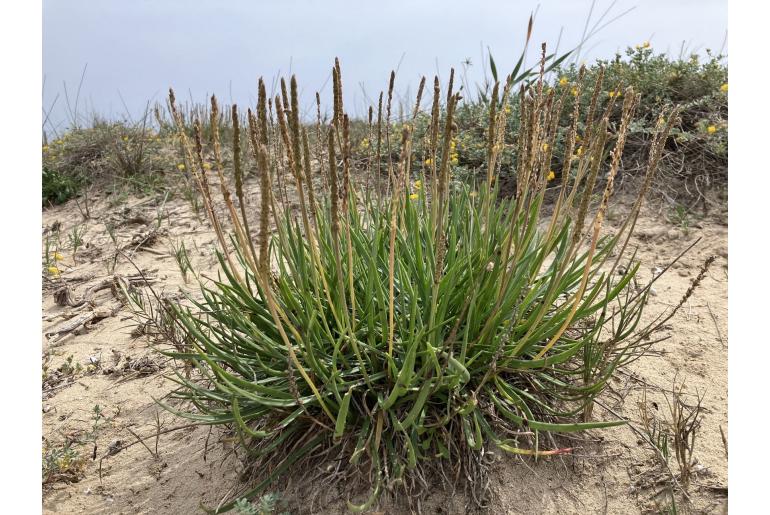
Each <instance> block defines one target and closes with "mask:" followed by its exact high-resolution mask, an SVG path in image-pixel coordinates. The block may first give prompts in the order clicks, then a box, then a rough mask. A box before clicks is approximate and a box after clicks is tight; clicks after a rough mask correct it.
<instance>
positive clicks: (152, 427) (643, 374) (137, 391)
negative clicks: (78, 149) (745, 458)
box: [41, 194, 727, 514]
mask: <svg viewBox="0 0 770 515" xmlns="http://www.w3.org/2000/svg"><path fill="white" fill-rule="evenodd" d="M90 211H91V217H92V218H91V219H90V220H88V221H85V222H84V221H83V217H82V216H81V214H80V212H79V210H78V208H77V206H76V205H75V204H74V202H70V203H67V204H65V205H63V206H59V207H56V208H52V209H48V210H45V211H44V213H43V224H44V227H43V231H44V232H43V240H45V238H46V236H48V238H49V240H51V238H52V236H51V235H52V234H53V233H52V228H54V226H55V224H59V226H60V227H59V234H60V235H61V236H60V241H61V243H62V246H63V247H67V245H68V236H67V235H68V233H70V232H71V231H72V229H73V227H75V226H83V227H85V233H84V235H83V242H84V243H83V246H82V247H81V248H80V249H79V250H78V252H77V253H76V254H75V255H74V256H73V255H72V252H71V250H61V251H60V253H61V254H62V257H63V258H64V259H63V260H62V261H60V262H59V268H60V269H61V271H62V275H61V278H60V279H58V280H57V281H54V282H51V281H49V280H48V279H46V280H44V283H43V305H42V319H43V336H42V351H43V362H44V364H45V366H46V367H47V371H48V379H47V380H46V381H44V385H43V395H42V403H41V406H42V410H43V434H44V438H45V439H46V440H47V442H48V443H49V445H53V446H56V445H61V444H62V443H63V442H65V441H67V440H68V439H69V440H71V441H72V440H74V441H77V442H81V444H80V445H78V444H76V445H75V447H76V448H78V449H79V452H80V454H81V455H83V456H85V458H86V464H85V469H84V475H83V477H82V478H81V479H80V480H79V481H78V482H73V483H69V484H68V483H65V482H56V483H54V484H51V485H46V486H44V489H43V508H44V512H45V513H68V514H69V513H104V514H107V513H109V514H129V513H195V512H198V511H199V509H200V506H201V505H206V506H213V505H216V504H217V503H218V502H219V501H220V500H221V499H223V498H228V497H229V496H230V495H232V492H233V491H234V490H235V489H237V488H239V487H240V485H239V482H238V476H239V472H240V470H241V465H240V463H239V461H238V460H237V459H235V457H234V456H233V455H232V453H231V452H228V451H229V450H230V446H229V443H228V442H226V441H225V442H220V441H219V440H220V439H219V435H218V433H216V432H212V433H211V434H210V433H209V431H208V429H206V428H200V427H191V428H187V429H182V430H178V431H171V432H168V433H164V434H162V435H161V436H160V437H159V438H158V439H157V441H156V439H155V438H154V437H153V438H150V439H148V440H146V441H145V444H146V446H145V445H141V444H137V443H135V444H134V445H132V446H130V447H128V448H125V449H123V450H119V451H118V452H115V451H116V450H118V449H121V448H122V447H123V446H125V445H127V444H130V443H132V442H136V436H134V435H139V436H147V435H153V434H155V433H156V432H157V424H158V422H159V423H160V427H161V431H163V430H168V429H171V428H174V427H177V426H181V425H185V424H186V422H185V421H184V420H182V419H179V418H176V417H174V416H172V415H171V414H170V413H168V412H166V411H164V410H163V409H162V408H159V407H158V405H157V404H156V403H155V402H154V401H153V399H154V398H156V399H157V398H160V397H162V396H163V395H164V394H166V393H167V392H168V391H169V390H170V389H171V388H172V387H173V383H171V382H170V381H169V380H168V379H165V378H164V374H166V373H169V372H170V371H171V369H170V367H171V363H167V362H165V361H164V359H162V358H160V357H159V356H158V355H157V354H156V353H154V351H153V350H152V349H151V347H150V344H149V341H148V339H147V337H146V336H141V335H140V336H137V335H136V334H137V333H136V332H135V331H134V330H135V328H136V322H135V321H133V320H132V319H131V317H130V314H129V312H128V311H127V310H125V309H117V310H111V309H103V308H105V307H107V308H110V307H113V306H115V304H114V303H115V295H114V294H113V292H112V291H111V290H110V289H109V288H106V289H102V290H99V291H97V292H96V293H95V294H94V296H93V297H92V303H93V304H95V305H96V306H97V307H96V308H92V307H91V306H90V305H85V306H82V307H80V308H73V307H68V306H65V307H62V306H59V305H57V304H56V303H55V301H54V291H55V290H56V289H57V288H58V287H60V286H61V285H62V284H65V283H66V284H67V285H68V286H69V288H70V289H71V293H72V297H73V299H74V301H77V300H78V299H79V298H80V296H82V295H83V294H84V292H86V291H87V290H88V288H89V287H91V286H94V285H97V284H99V283H100V282H101V281H102V280H103V279H105V278H108V277H109V276H111V275H112V274H113V273H116V274H120V275H123V276H131V275H134V274H136V273H137V270H136V268H135V267H134V265H132V264H131V263H129V262H128V261H127V260H125V259H120V260H118V262H117V264H116V266H115V268H114V270H111V263H110V258H111V256H112V255H113V252H114V249H115V245H116V243H114V242H113V240H112V238H111V237H110V236H109V234H108V230H107V227H108V226H114V227H115V229H114V231H113V234H114V235H115V236H116V241H117V245H118V246H120V247H124V248H125V249H126V252H128V254H129V255H131V256H132V261H133V262H134V264H135V265H136V267H138V268H140V269H142V270H143V271H145V272H147V273H149V276H151V277H155V278H156V279H157V282H155V283H154V285H153V286H154V288H156V289H157V290H158V291H164V292H166V293H168V294H173V293H176V292H179V291H180V290H182V291H190V292H195V291H196V290H197V286H196V285H195V279H194V278H192V277H190V281H189V283H185V281H184V279H183V277H182V274H181V272H180V270H179V267H178V265H177V263H176V260H175V259H174V256H173V250H172V245H171V244H172V242H174V243H176V244H178V243H179V242H181V241H184V243H185V246H186V248H187V249H188V253H189V255H190V257H191V259H192V264H193V266H194V267H195V268H196V269H202V270H206V269H209V270H211V269H213V268H214V265H215V260H214V255H213V252H214V244H215V238H214V235H213V233H212V232H211V231H210V230H209V228H208V226H207V225H206V224H205V223H204V222H203V221H202V220H198V219H197V217H196V216H195V215H194V214H193V213H192V211H191V209H190V208H189V205H188V204H186V203H185V202H184V201H183V200H181V199H180V200H173V201H169V202H167V203H165V204H164V203H163V202H162V199H155V200H151V199H147V198H145V199H139V198H128V199H127V200H125V199H124V200H123V201H121V202H114V201H112V200H111V197H109V196H105V195H104V194H101V195H95V196H94V198H93V199H92V201H91V206H90ZM622 211H623V210H622V209H621V208H618V207H616V208H615V209H614V210H613V214H614V222H615V223H618V221H619V220H620V219H621V217H622ZM159 216H160V217H161V218H162V220H161V222H160V228H159V229H158V217H159ZM610 222H613V220H612V219H611V220H610ZM154 230H157V232H153V231H154ZM148 235H150V236H153V238H151V239H149V240H147V241H145V242H144V243H142V241H143V240H145V239H146V237H147V236H148ZM697 238H701V240H700V242H699V243H698V244H697V245H696V246H695V248H693V249H692V251H690V252H689V253H688V254H687V255H686V256H685V257H684V258H683V259H682V260H681V261H680V262H679V263H677V264H675V265H674V267H672V269H671V270H669V271H668V273H667V274H665V275H664V276H663V277H662V278H661V279H660V280H659V281H658V283H657V284H656V286H655V296H654V297H652V302H651V305H650V306H649V308H648V310H647V313H646V315H645V316H646V317H648V318H651V317H653V316H655V315H656V314H658V313H660V311H661V310H665V309H670V308H671V307H673V306H674V305H676V304H677V303H678V302H679V299H681V297H682V295H683V294H684V292H685V291H686V290H687V288H688V287H689V285H690V281H691V280H692V279H693V278H694V277H695V276H696V275H697V273H698V270H699V269H700V266H701V264H702V263H703V261H704V260H705V259H706V257H708V256H709V255H717V256H718V258H717V260H716V262H715V263H714V264H713V266H712V267H711V269H710V271H709V273H708V275H707V276H706V278H705V279H704V281H703V282H702V283H701V285H700V287H699V288H698V289H697V290H696V291H695V293H694V295H693V296H692V297H691V298H690V299H689V301H688V302H687V304H686V305H685V306H684V307H683V309H681V310H680V311H679V312H678V314H677V315H676V316H675V317H674V318H673V319H672V320H671V322H670V324H669V327H668V329H667V330H666V332H665V333H666V334H667V335H670V336H671V338H670V339H668V340H666V341H664V342H662V343H658V344H656V345H655V347H654V351H655V352H653V353H651V354H650V355H648V356H645V357H644V358H643V359H641V360H639V361H637V362H635V363H633V364H631V365H630V366H629V367H627V368H626V369H625V370H624V371H623V372H622V373H620V374H618V375H617V377H616V378H615V380H614V381H613V383H612V385H611V388H610V389H609V390H608V391H607V392H606V393H605V394H604V395H603V396H602V397H601V399H600V401H601V402H602V403H603V404H604V405H606V406H608V407H609V408H610V409H611V410H613V411H614V412H615V413H616V414H618V415H622V416H625V417H628V418H629V419H630V420H632V421H638V420H639V405H640V403H641V402H642V395H643V391H644V390H645V389H646V392H647V394H646V395H647V404H648V407H649V409H650V410H652V412H654V413H656V415H657V416H661V417H664V416H666V415H667V413H668V405H667V403H666V400H665V396H664V392H665V391H666V390H668V391H670V390H671V388H672V385H673V384H674V381H675V380H677V381H680V382H681V381H682V380H685V381H686V383H687V390H686V392H687V393H688V394H689V395H690V397H688V400H690V402H692V400H693V399H694V395H695V394H696V392H697V393H699V394H701V395H703V396H704V401H703V405H704V407H705V410H704V415H703V419H702V426H701V429H700V431H699V432H698V434H697V440H696V449H695V457H696V458H697V460H698V463H699V465H698V467H697V468H698V470H699V472H698V474H697V477H696V478H695V479H694V482H693V484H692V485H691V487H690V489H689V492H690V502H689V503H686V502H685V501H684V500H682V499H680V502H679V504H678V508H679V510H680V511H682V510H683V509H689V510H690V511H692V512H697V513H722V512H723V511H726V506H727V455H726V454H727V453H726V449H725V446H724V444H723V439H722V432H721V431H720V428H721V429H722V430H723V431H724V435H725V437H727V226H726V225H722V224H720V223H717V222H715V221H712V220H701V221H695V222H694V224H693V225H691V226H690V227H689V230H688V231H683V230H682V228H681V227H675V226H673V225H671V224H670V223H669V222H667V221H666V219H665V212H657V211H654V210H647V211H646V212H645V213H644V215H643V216H642V217H641V218H640V221H639V224H638V228H637V231H636V236H635V237H634V238H633V239H632V243H633V244H634V245H638V248H639V254H638V256H639V258H640V259H641V260H642V262H643V267H642V269H641V271H640V279H641V280H642V281H646V280H647V279H649V278H650V277H651V274H652V273H653V272H652V270H653V269H654V268H655V267H664V266H666V265H667V264H668V263H670V262H671V260H672V259H673V258H675V257H676V256H677V255H678V254H679V253H680V252H681V251H682V250H683V249H684V248H685V247H686V246H688V245H689V244H691V243H692V242H693V241H695V239H697ZM153 240H154V241H153ZM75 303H76V302H75ZM111 303H112V304H111ZM118 307H119V306H118ZM91 311H96V312H97V314H98V317H97V318H95V319H93V320H91V321H90V322H88V323H87V324H86V326H85V328H80V329H78V330H77V331H75V332H74V333H69V334H67V335H65V336H64V337H60V336H61V335H56V334H54V335H50V333H54V332H56V331H57V330H59V329H61V328H62V327H63V325H64V324H66V323H67V322H68V320H66V319H64V317H63V316H71V315H73V314H74V315H82V314H83V313H90V312H91ZM113 311H114V312H113ZM71 320H73V319H70V320H69V321H71ZM47 334H48V336H47ZM70 356H71V357H72V361H71V363H72V365H73V366H75V364H80V366H81V369H80V370H79V371H78V372H76V373H74V374H69V375H68V374H63V373H61V372H56V370H57V369H60V368H61V367H62V364H64V363H65V362H66V360H67V358H68V357H70ZM95 405H99V407H100V409H101V411H102V414H103V416H104V417H107V418H106V419H105V420H102V421H100V422H99V424H98V426H97V429H96V430H95V431H94V430H93V408H94V406H95ZM596 416H597V417H603V418H612V417H613V415H611V414H610V413H608V412H606V411H605V410H603V409H601V408H599V407H597V409H596ZM578 438H579V439H578V440H574V441H572V442H571V444H572V446H574V447H575V451H574V454H573V455H572V456H566V457H560V458H558V459H552V460H540V461H539V462H535V461H534V460H531V459H521V458H515V457H510V456H498V457H497V459H496V462H495V464H494V465H493V472H492V474H491V479H492V483H491V488H492V492H493V494H494V495H493V501H492V506H491V510H490V512H491V513H509V514H514V513H652V512H658V511H659V510H661V509H662V508H663V507H664V506H665V504H666V502H665V501H663V502H661V501H660V499H659V497H660V496H658V497H656V492H658V490H660V489H661V488H663V487H664V486H665V485H664V484H663V483H661V484H658V485H657V486H656V485H654V484H653V481H652V479H653V478H655V477H663V478H665V477H666V475H665V474H664V473H663V472H661V468H660V467H659V465H657V464H656V461H655V455H654V453H653V451H652V449H651V448H650V446H649V445H647V444H645V443H644V442H643V441H642V440H641V438H640V437H639V436H638V435H637V434H636V433H634V432H633V430H632V429H631V428H630V427H628V426H621V427H617V428H614V429H610V430H604V431H594V432H590V433H589V434H584V435H580V436H579V437H578ZM94 443H95V445H96V450H95V451H94ZM156 446H157V447H156ZM156 449H157V452H156ZM93 455H95V456H96V459H93V460H92V459H91V458H92V456H93ZM100 463H101V473H100ZM671 466H672V468H673V469H674V470H675V471H676V460H675V459H674V458H673V457H672V458H671ZM100 476H101V478H100ZM341 506H344V504H343V503H342V502H335V503H333V504H332V505H331V506H323V505H322V504H321V503H316V504H313V505H311V504H310V503H309V501H307V502H306V500H303V503H301V504H300V507H299V508H295V509H296V510H298V511H304V512H313V513H320V512H324V513H337V512H340V511H341ZM423 506H424V511H425V512H426V513H464V512H465V508H464V507H463V502H462V500H461V499H458V496H456V495H455V496H448V495H447V494H446V493H445V492H443V491H442V490H436V493H435V494H434V495H433V496H432V497H431V498H429V499H427V501H426V503H425V504H424V505H423ZM379 510H380V513H400V511H399V509H398V508H394V507H392V506H390V505H389V503H384V505H383V506H381V507H380V508H379Z"/></svg>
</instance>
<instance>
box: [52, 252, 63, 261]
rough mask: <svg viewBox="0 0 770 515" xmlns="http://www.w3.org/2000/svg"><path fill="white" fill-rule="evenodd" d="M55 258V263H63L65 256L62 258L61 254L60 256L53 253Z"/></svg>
mask: <svg viewBox="0 0 770 515" xmlns="http://www.w3.org/2000/svg"><path fill="white" fill-rule="evenodd" d="M53 258H54V260H55V261H61V260H63V259H64V256H62V255H61V254H59V253H58V252H54V253H53Z"/></svg>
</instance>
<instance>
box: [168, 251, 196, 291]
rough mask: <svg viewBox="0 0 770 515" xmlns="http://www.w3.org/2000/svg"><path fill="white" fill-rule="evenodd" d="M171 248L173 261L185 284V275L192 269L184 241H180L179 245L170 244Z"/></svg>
mask: <svg viewBox="0 0 770 515" xmlns="http://www.w3.org/2000/svg"><path fill="white" fill-rule="evenodd" d="M171 248H172V250H173V251H174V259H175V260H176V263H177V265H179V271H180V272H182V278H183V279H184V282H185V283H187V274H188V273H189V272H190V271H191V270H192V269H193V268H192V263H191V262H190V255H189V254H188V253H187V247H185V244H184V241H180V242H179V244H174V243H172V244H171Z"/></svg>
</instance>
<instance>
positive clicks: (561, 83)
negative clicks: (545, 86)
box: [559, 77, 569, 86]
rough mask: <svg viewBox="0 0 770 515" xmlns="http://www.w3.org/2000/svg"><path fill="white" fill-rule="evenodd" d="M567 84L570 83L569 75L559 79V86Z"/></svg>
mask: <svg viewBox="0 0 770 515" xmlns="http://www.w3.org/2000/svg"><path fill="white" fill-rule="evenodd" d="M567 84H569V80H567V77H562V78H561V79H559V86H566V85H567Z"/></svg>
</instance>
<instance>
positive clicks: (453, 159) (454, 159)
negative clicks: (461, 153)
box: [449, 153, 458, 165]
mask: <svg viewBox="0 0 770 515" xmlns="http://www.w3.org/2000/svg"><path fill="white" fill-rule="evenodd" d="M449 162H450V163H452V164H453V165H456V164H457V163H458V160H457V154H456V153H452V154H450V155H449Z"/></svg>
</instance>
